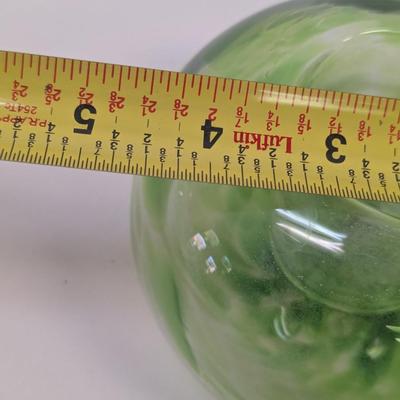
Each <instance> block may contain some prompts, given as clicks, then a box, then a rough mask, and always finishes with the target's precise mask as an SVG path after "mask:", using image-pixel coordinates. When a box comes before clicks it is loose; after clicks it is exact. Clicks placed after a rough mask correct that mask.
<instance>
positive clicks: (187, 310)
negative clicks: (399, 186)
mask: <svg viewBox="0 0 400 400" xmlns="http://www.w3.org/2000/svg"><path fill="white" fill-rule="evenodd" d="M399 65H400V2H398V1H379V2H378V1H372V0H371V1H361V0H360V1H297V2H290V3H285V4H282V5H280V6H278V7H274V8H271V9H268V10H266V11H264V12H262V13H260V14H258V15H256V16H253V17H251V18H249V19H247V20H245V21H244V22H242V23H241V24H239V25H238V26H236V27H234V28H232V29H231V30H230V31H228V32H226V33H224V34H223V35H222V36H221V37H219V38H218V39H216V40H215V41H214V42H213V43H211V44H210V45H209V46H208V47H207V48H206V49H204V50H203V51H202V52H201V53H200V54H199V55H198V56H197V57H196V58H195V59H194V60H193V61H192V62H191V63H190V64H189V65H188V66H187V71H190V72H201V73H204V74H209V75H217V76H226V77H231V78H238V79H250V80H258V81H266V82H271V83H282V84H291V85H301V86H309V87H315V88H323V89H337V90H344V91H352V92H358V93H366V94H377V95H383V96H390V97H400V79H399V78H398V70H399ZM132 210H133V213H132V221H133V223H132V229H133V245H134V248H135V256H136V259H137V264H138V265H139V267H140V271H141V273H142V276H143V278H144V280H145V282H146V286H147V288H148V290H149V292H150V293H151V296H152V298H153V300H154V302H155V303H156V307H157V309H158V310H159V313H160V315H161V316H162V319H163V321H164V325H165V326H166V328H167V330H168V332H169V334H170V335H171V337H173V339H174V341H175V343H176V345H177V347H178V348H179V350H180V351H181V353H182V354H183V355H184V356H185V358H186V359H187V360H188V361H189V362H190V364H191V365H192V367H193V368H194V369H195V370H196V371H197V372H198V374H199V375H200V376H201V377H202V378H203V380H204V381H206V382H207V383H209V384H210V385H211V386H212V387H213V388H214V389H215V390H216V392H217V393H218V394H219V395H220V397H221V399H235V400H237V399H245V400H275V399H280V400H289V399H291V400H293V399H296V400H303V399H304V400H317V399H318V400H332V399H335V400H361V399H362V400H376V399H385V400H386V399H388V400H395V399H396V400H397V399H398V398H399V396H400V380H399V379H398V376H399V373H400V343H399V340H400V339H399V338H400V246H399V239H400V206H399V205H394V204H388V203H376V202H366V201H364V202H361V201H355V200H349V199H339V198H331V197H321V196H315V195H314V196H312V195H304V194H299V193H284V192H279V191H266V190H251V189H242V188H234V187H229V186H222V185H206V184H192V183H187V182H178V181H165V180H157V179H150V178H146V179H139V178H135V185H134V193H133V200H132Z"/></svg>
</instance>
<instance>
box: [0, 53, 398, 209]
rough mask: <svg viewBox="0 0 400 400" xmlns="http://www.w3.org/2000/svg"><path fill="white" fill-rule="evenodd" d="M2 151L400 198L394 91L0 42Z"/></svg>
mask: <svg viewBox="0 0 400 400" xmlns="http://www.w3.org/2000/svg"><path fill="white" fill-rule="evenodd" d="M0 71H1V72H0V74H1V80H0V97H1V99H2V101H1V108H0V159H1V160H8V161H20V162H27V163H33V164H45V165H51V166H62V167H72V168H82V169H89V170H97V171H109V172H118V173H127V174H137V175H144V176H154V177H159V178H171V179H182V180H190V181H198V182H208V183H217V184H230V185H238V186H246V187H254V188H264V189H275V190H285V191H297V192H304V193H311V194H321V195H331V196H339V197H350V198H357V199H365V200H366V199H369V200H379V201H387V202H395V203H399V202H400V157H399V152H400V100H397V99H391V98H383V97H377V96H367V95H361V94H352V93H344V92H337V91H330V90H322V89H312V88H300V87H293V86H285V85H276V84H267V83H260V82H251V81H242V80H235V79H228V78H220V77H211V76H204V75H196V74H188V73H183V72H171V71H163V70H155V69H148V68H138V67H128V66H122V65H114V64H104V63H97V62H91V61H81V60H72V59H65V58H58V57H47V56H39V55H32V54H25V53H15V52H7V51H3V52H0Z"/></svg>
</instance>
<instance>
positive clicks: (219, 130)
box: [201, 119, 224, 149]
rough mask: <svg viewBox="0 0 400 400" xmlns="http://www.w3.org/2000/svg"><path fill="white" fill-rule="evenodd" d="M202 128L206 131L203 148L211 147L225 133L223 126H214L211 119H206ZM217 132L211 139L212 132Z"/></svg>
mask: <svg viewBox="0 0 400 400" xmlns="http://www.w3.org/2000/svg"><path fill="white" fill-rule="evenodd" d="M201 130H202V131H203V133H204V136H203V148H204V149H211V147H213V146H214V144H215V143H216V142H217V140H218V139H219V138H220V137H221V135H222V133H223V131H224V130H223V128H219V127H217V126H212V121H211V120H210V119H206V120H205V122H204V125H202V126H201ZM213 132H214V133H215V135H214V137H213V138H212V139H211V134H212V133H213Z"/></svg>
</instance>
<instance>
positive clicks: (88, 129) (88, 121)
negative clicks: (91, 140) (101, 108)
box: [74, 104, 97, 135]
mask: <svg viewBox="0 0 400 400" xmlns="http://www.w3.org/2000/svg"><path fill="white" fill-rule="evenodd" d="M86 110H87V111H89V113H90V114H93V115H96V113H97V111H96V109H95V108H94V106H93V105H92V104H80V105H79V106H78V107H76V108H75V112H74V118H75V121H76V122H77V123H78V124H80V125H84V126H85V127H84V128H74V133H82V134H84V135H90V134H91V133H92V131H93V126H94V118H84V117H83V116H82V114H83V112H84V111H86Z"/></svg>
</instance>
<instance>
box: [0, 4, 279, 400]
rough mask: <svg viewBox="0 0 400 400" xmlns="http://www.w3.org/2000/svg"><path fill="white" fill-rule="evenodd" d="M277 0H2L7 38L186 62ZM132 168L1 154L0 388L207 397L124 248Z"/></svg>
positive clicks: (132, 59)
mask: <svg viewBox="0 0 400 400" xmlns="http://www.w3.org/2000/svg"><path fill="white" fill-rule="evenodd" d="M278 2H279V1H274V0H272V1H268V0H246V2H241V3H239V2H232V1H231V0H200V1H187V0H186V1H183V0H170V1H162V0H157V1H152V2H150V1H149V2H143V1H140V2H139V1H136V0H135V1H132V0H131V1H128V0H126V1H123V0H113V1H99V0H97V1H95V0H86V1H81V0H79V1H78V0H70V1H66V0H64V1H56V0H19V1H15V2H14V1H9V0H7V1H5V0H4V1H2V4H1V15H2V18H1V24H0V49H3V50H17V51H26V52H32V53H39V54H45V55H57V56H64V57H74V58H83V59H90V60H96V61H106V62H114V63H121V64H130V65H140V66H146V67H156V68H165V69H171V70H179V69H181V68H182V66H183V65H184V64H185V63H186V62H187V61H188V60H189V59H190V58H191V57H192V55H194V54H195V53H196V52H197V51H198V50H199V49H201V48H202V47H203V46H204V45H205V44H207V43H208V42H209V41H210V40H211V39H212V38H213V37H214V36H216V35H217V34H218V33H220V32H221V31H223V30H224V29H226V28H227V27H229V26H231V25H232V24H234V23H235V22H238V21H240V20H241V19H243V18H244V17H246V16H248V15H250V14H252V13H254V12H255V11H258V10H261V9H262V8H264V7H266V6H267V5H269V4H272V3H278ZM131 182H132V178H131V177H130V176H123V175H114V174H105V173H92V172H87V171H78V170H68V169H60V168H49V167H41V166H27V165H22V164H11V163H5V162H1V163H0V224H1V229H0V254H1V264H0V360H1V361H0V399H1V400H32V399H40V400H50V399H51V400H54V399H57V400H64V399H65V400H67V399H68V400H70V399H85V400H87V399H96V400H111V399H112V400H136V399H138V400H159V399H162V400H181V399H182V400H183V399H185V400H186V399H191V400H200V399H201V400H209V399H211V398H212V396H211V395H210V394H209V393H208V392H207V391H206V390H205V389H204V388H203V387H202V386H201V385H200V384H199V383H198V381H197V379H196V378H195V377H194V375H192V373H191V372H189V370H187V369H186V367H185V365H184V364H183V362H182V361H181V360H180V358H179V357H178V356H177V355H176V354H175V352H174V350H173V349H172V348H171V346H170V344H169V343H168V341H167V340H166V339H165V337H164V335H163V333H162V332H161V330H160V327H159V325H158V324H157V322H156V319H155V317H154V315H153V313H152V310H151V309H150V307H149V305H148V302H147V299H146V298H145V297H144V296H143V293H142V291H141V289H140V285H139V282H138V280H137V276H136V273H135V270H134V268H133V259H132V254H131V247H130V232H129V210H130V207H129V205H130V190H131Z"/></svg>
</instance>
